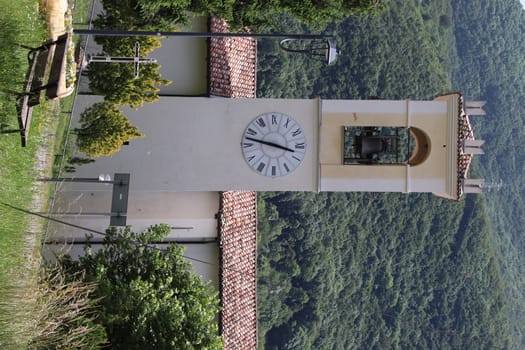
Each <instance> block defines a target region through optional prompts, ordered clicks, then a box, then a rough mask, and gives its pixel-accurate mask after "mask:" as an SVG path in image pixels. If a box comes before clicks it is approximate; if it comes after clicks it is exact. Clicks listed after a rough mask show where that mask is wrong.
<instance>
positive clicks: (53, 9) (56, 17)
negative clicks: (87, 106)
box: [26, 0, 68, 266]
mask: <svg viewBox="0 0 525 350" xmlns="http://www.w3.org/2000/svg"><path fill="white" fill-rule="evenodd" d="M42 6H43V7H44V8H45V9H46V14H47V20H48V32H49V37H50V38H52V39H56V38H57V37H58V36H59V35H61V34H64V33H65V31H66V28H65V19H64V14H65V13H66V11H67V7H68V2H67V0H47V1H46V0H43V1H42ZM47 104H48V106H49V111H48V112H47V113H49V114H55V113H57V114H58V115H59V114H60V111H59V108H60V102H59V101H58V100H55V101H48V102H47ZM54 117H56V116H51V118H54ZM52 132H54V131H53V130H50V124H49V123H44V130H43V131H42V143H41V145H42V146H40V147H39V148H38V150H37V153H36V162H35V165H34V170H35V173H36V177H37V178H42V177H47V176H50V175H51V167H52V164H53V159H52V158H53V154H52V153H53V145H54V142H55V140H53V138H54V134H52ZM40 186H41V185H40V184H39V183H35V188H34V195H33V200H32V205H31V208H29V210H31V211H35V212H41V211H44V210H45V207H46V204H47V192H46V191H44V190H43V189H42V188H40ZM44 227H45V225H44V221H43V220H41V219H39V218H38V217H36V216H30V217H29V225H28V233H29V234H28V235H26V240H27V243H28V244H27V249H29V250H30V251H33V250H34V249H35V248H36V247H37V245H38V244H39V243H40V242H39V241H37V237H40V233H42V232H43V231H44ZM28 253H29V252H28ZM26 256H27V257H30V259H31V257H34V254H27V255H26ZM35 258H36V257H35ZM31 260H32V259H31ZM28 263H29V264H30V266H34V264H37V265H38V264H40V261H29V262H28Z"/></svg>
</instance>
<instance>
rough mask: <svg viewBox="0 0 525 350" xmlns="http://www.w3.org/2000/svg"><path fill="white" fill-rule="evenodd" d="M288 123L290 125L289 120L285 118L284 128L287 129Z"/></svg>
mask: <svg viewBox="0 0 525 350" xmlns="http://www.w3.org/2000/svg"><path fill="white" fill-rule="evenodd" d="M288 123H290V118H286V123H284V127H285V128H287V129H288Z"/></svg>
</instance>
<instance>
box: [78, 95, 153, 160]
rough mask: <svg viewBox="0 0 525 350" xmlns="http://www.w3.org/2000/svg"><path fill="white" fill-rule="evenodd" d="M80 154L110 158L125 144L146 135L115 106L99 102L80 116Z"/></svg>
mask: <svg viewBox="0 0 525 350" xmlns="http://www.w3.org/2000/svg"><path fill="white" fill-rule="evenodd" d="M75 132H76V134H77V141H76V142H77V146H78V149H79V151H80V152H82V153H84V154H86V155H87V156H89V157H100V156H109V155H111V154H113V153H115V152H118V151H119V150H120V147H121V146H122V145H123V144H124V143H125V142H128V141H130V140H132V139H134V138H137V137H143V136H144V135H143V134H141V133H139V131H138V129H137V128H136V127H134V126H133V125H131V122H130V121H129V119H128V118H127V117H126V116H125V115H124V114H123V113H122V111H121V110H120V109H118V108H117V107H116V106H115V105H113V104H111V103H109V102H99V103H96V104H94V105H93V106H91V107H89V108H88V109H86V110H85V111H84V112H83V113H82V114H81V115H80V128H77V129H75Z"/></svg>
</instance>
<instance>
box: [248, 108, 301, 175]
mask: <svg viewBox="0 0 525 350" xmlns="http://www.w3.org/2000/svg"><path fill="white" fill-rule="evenodd" d="M306 146H307V145H306V137H305V134H304V131H303V129H302V128H301V126H300V125H299V123H297V122H296V121H295V120H294V119H293V118H292V117H290V116H289V115H286V114H282V113H277V112H275V113H265V114H261V115H260V116H258V117H257V118H255V119H254V120H252V122H251V123H250V124H248V127H247V128H246V130H245V131H244V134H243V137H242V142H241V147H242V152H243V155H244V159H245V160H246V162H247V163H248V165H249V166H250V167H251V168H252V169H253V170H254V171H255V172H256V173H258V174H261V175H264V176H270V177H276V176H285V175H288V174H290V173H291V172H292V171H294V170H295V169H296V168H297V167H298V166H299V165H300V164H301V162H302V161H303V159H304V156H305V154H306Z"/></svg>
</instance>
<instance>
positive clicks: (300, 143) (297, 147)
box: [295, 142, 304, 149]
mask: <svg viewBox="0 0 525 350" xmlns="http://www.w3.org/2000/svg"><path fill="white" fill-rule="evenodd" d="M295 149H304V142H299V143H296V144H295Z"/></svg>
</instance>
